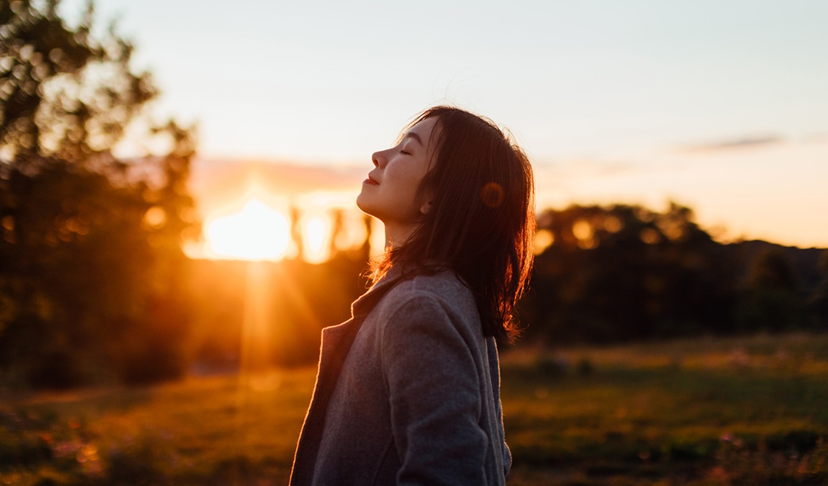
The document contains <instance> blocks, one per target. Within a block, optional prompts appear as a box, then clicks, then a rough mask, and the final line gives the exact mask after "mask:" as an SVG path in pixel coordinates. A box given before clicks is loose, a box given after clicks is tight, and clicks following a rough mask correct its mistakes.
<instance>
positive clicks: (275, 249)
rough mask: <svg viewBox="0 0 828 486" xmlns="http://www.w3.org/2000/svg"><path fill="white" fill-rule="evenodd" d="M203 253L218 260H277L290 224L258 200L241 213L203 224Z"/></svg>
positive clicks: (286, 242)
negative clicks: (204, 248)
mask: <svg viewBox="0 0 828 486" xmlns="http://www.w3.org/2000/svg"><path fill="white" fill-rule="evenodd" d="M204 235H205V237H206V240H207V250H208V251H209V252H210V253H211V254H212V255H214V256H215V257H218V258H229V259H234V260H279V259H281V258H284V256H285V254H286V253H287V251H288V248H289V246H290V222H289V221H288V219H287V217H285V215H284V214H282V213H281V212H280V211H278V210H275V209H273V208H271V207H270V206H268V205H266V204H265V203H263V202H261V201H259V200H258V199H252V200H250V201H248V202H247V203H246V204H245V205H244V207H243V208H242V209H241V211H239V212H237V213H233V214H230V215H228V216H224V217H221V218H216V219H214V220H213V221H211V222H209V223H207V226H206V228H205V231H204Z"/></svg>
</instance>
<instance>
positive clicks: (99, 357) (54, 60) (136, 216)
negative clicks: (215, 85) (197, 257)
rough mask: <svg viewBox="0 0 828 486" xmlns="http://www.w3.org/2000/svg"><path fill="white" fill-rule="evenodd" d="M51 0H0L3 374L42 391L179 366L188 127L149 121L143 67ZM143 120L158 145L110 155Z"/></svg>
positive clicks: (164, 372)
mask: <svg viewBox="0 0 828 486" xmlns="http://www.w3.org/2000/svg"><path fill="white" fill-rule="evenodd" d="M59 3H60V2H59V0H49V1H47V2H45V3H44V2H32V1H27V0H18V1H13V2H7V1H3V2H0V305H2V306H3V308H2V309H0V356H2V357H1V358H0V367H2V370H3V371H4V374H3V375H0V377H5V378H6V380H12V381H18V382H28V383H30V384H34V385H43V386H70V385H74V384H77V383H81V382H84V381H89V380H95V379H106V377H107V375H109V374H111V373H112V371H111V370H114V372H115V374H117V375H118V376H119V377H120V378H121V379H124V380H127V381H147V380H154V379H160V378H166V377H172V376H175V375H177V374H180V373H181V371H182V369H183V364H184V360H183V355H182V350H183V348H182V345H181V343H182V339H183V336H184V334H185V333H186V327H187V322H188V318H187V312H186V310H185V309H186V308H187V305H186V296H185V295H183V294H182V293H181V291H180V290H179V289H181V288H183V285H181V278H182V275H183V272H184V271H185V266H186V259H185V257H184V255H183V253H182V251H181V243H182V241H183V240H184V239H187V238H189V237H192V236H194V235H195V234H196V233H197V232H198V223H197V221H196V220H195V217H194V211H193V201H192V199H191V198H190V196H189V194H188V193H187V189H186V180H187V177H188V175H189V166H190V160H191V158H192V156H193V154H194V152H195V141H194V138H193V133H192V130H190V129H186V128H182V127H181V126H179V125H178V124H177V123H175V122H174V121H169V122H165V123H163V124H158V125H156V124H153V123H152V122H151V121H150V119H149V113H148V112H147V109H146V107H147V105H148V103H149V102H150V101H151V100H152V99H153V98H154V97H155V96H156V95H157V93H158V91H157V89H156V88H155V86H154V85H153V82H152V78H151V76H150V74H149V73H136V72H133V70H132V68H131V66H130V59H131V56H132V52H133V46H132V45H131V44H130V43H129V42H128V41H127V40H125V39H123V38H121V37H120V36H119V35H118V34H117V32H116V29H115V28H114V27H111V28H110V29H109V30H108V31H106V32H105V33H104V34H102V35H99V36H96V35H94V32H95V29H94V9H93V6H92V3H91V2H90V4H89V7H88V9H87V11H86V14H85V15H84V17H83V18H82V20H81V21H80V23H79V24H78V25H77V26H70V25H68V24H67V23H66V22H65V21H64V20H63V19H62V18H60V17H59V15H58V5H59ZM131 125H132V126H143V127H144V128H145V130H144V131H145V133H146V136H145V138H144V141H145V142H148V141H149V140H150V139H152V140H155V141H157V142H159V143H163V144H164V145H165V146H166V147H167V149H166V150H163V151H161V152H160V153H153V152H152V151H150V150H147V151H146V152H145V153H144V154H143V156H141V157H136V158H132V159H125V158H122V157H118V156H117V155H116V153H115V152H116V148H117V146H118V143H119V142H121V141H122V140H123V139H124V136H125V133H126V131H127V128H128V127H130V126H131Z"/></svg>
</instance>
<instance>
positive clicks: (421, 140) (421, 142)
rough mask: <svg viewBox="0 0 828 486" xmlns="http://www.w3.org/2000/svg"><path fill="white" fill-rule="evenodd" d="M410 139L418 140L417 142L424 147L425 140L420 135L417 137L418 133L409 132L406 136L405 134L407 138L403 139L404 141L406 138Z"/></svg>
mask: <svg viewBox="0 0 828 486" xmlns="http://www.w3.org/2000/svg"><path fill="white" fill-rule="evenodd" d="M408 137H411V138H413V139H414V140H416V141H418V142H420V145H423V139H422V138H420V136H419V135H417V134H416V133H414V132H408V133H406V134H405V136H404V137H403V139H406V138H408Z"/></svg>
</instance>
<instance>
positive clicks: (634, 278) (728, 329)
mask: <svg viewBox="0 0 828 486" xmlns="http://www.w3.org/2000/svg"><path fill="white" fill-rule="evenodd" d="M538 229H539V232H538V234H539V241H540V242H541V243H544V242H551V244H550V245H549V246H548V247H547V248H546V249H545V250H544V251H543V252H542V253H540V254H539V255H538V256H537V259H536V262H535V272H534V276H533V278H532V289H531V291H530V292H529V294H528V295H527V297H526V299H524V302H523V305H522V307H521V310H522V317H523V321H524V322H525V323H526V324H527V327H526V332H525V338H526V339H527V340H535V339H542V340H544V341H545V342H547V343H550V344H554V343H571V342H592V343H607V342H618V341H628V340H633V339H657V338H667V337H676V336H687V335H691V334H699V333H710V334H732V333H754V332H780V331H787V330H795V329H799V330H802V329H808V330H828V251H825V250H819V249H798V248H787V247H783V246H779V245H774V244H771V243H767V242H763V241H744V242H739V243H731V244H721V243H718V242H716V241H714V240H713V239H712V238H711V237H710V235H709V234H708V233H707V232H705V231H704V230H702V229H701V228H699V227H698V225H696V223H695V222H694V221H693V214H692V211H691V210H690V209H689V208H686V207H682V206H679V205H676V204H671V205H670V207H669V208H668V209H667V210H666V211H665V212H663V213H659V212H654V211H651V210H649V209H646V208H643V207H640V206H626V205H615V206H610V207H599V206H587V207H584V206H572V207H569V208H567V209H564V210H547V211H544V212H542V213H541V214H540V215H539V216H538Z"/></svg>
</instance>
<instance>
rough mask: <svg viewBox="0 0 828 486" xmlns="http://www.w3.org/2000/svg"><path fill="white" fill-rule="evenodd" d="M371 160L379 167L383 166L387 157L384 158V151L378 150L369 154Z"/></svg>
mask: <svg viewBox="0 0 828 486" xmlns="http://www.w3.org/2000/svg"><path fill="white" fill-rule="evenodd" d="M371 161H372V162H373V163H374V165H375V166H376V167H379V168H380V169H382V168H383V167H385V164H386V163H387V162H388V159H386V158H385V151H384V150H381V151H379V152H374V154H373V155H371Z"/></svg>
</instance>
